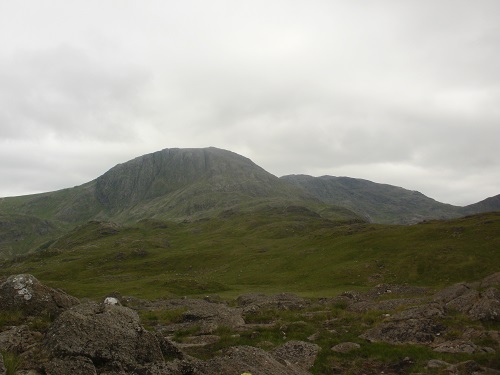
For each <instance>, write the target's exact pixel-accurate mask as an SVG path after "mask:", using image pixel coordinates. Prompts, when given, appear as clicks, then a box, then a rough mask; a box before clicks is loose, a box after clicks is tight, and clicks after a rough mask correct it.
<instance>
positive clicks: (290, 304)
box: [236, 293, 310, 313]
mask: <svg viewBox="0 0 500 375" xmlns="http://www.w3.org/2000/svg"><path fill="white" fill-rule="evenodd" d="M236 301H237V302H238V305H240V306H241V307H242V308H243V312H244V313H252V312H256V311H259V310H264V309H271V308H273V309H274V308H276V309H279V310H300V309H303V308H305V307H306V306H309V305H310V302H309V301H308V300H306V299H304V298H302V297H299V296H297V295H295V294H293V293H281V294H276V295H273V296H266V295H265V294H258V293H257V294H244V295H241V296H239V297H238V298H237V300H236Z"/></svg>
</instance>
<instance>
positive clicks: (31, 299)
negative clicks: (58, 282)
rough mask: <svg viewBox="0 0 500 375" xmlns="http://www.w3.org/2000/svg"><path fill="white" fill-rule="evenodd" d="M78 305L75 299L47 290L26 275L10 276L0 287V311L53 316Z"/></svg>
mask: <svg viewBox="0 0 500 375" xmlns="http://www.w3.org/2000/svg"><path fill="white" fill-rule="evenodd" d="M79 303H80V301H79V300H78V299H77V298H75V297H73V296H70V295H69V294H66V293H64V292H63V291H61V290H59V289H52V288H49V287H47V286H45V285H43V284H42V283H40V282H39V281H38V280H37V279H36V278H35V277H34V276H32V275H28V274H22V275H15V276H10V277H9V278H8V279H7V281H5V282H4V283H3V284H2V285H1V286H0V310H13V311H22V312H23V313H24V314H26V315H41V314H49V315H55V314H58V313H60V312H61V311H63V310H65V309H67V308H70V307H71V306H75V305H78V304H79Z"/></svg>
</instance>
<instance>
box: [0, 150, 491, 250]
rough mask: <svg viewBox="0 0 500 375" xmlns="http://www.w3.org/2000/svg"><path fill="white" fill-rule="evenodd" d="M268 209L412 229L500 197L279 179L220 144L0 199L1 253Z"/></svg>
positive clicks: (487, 207)
mask: <svg viewBox="0 0 500 375" xmlns="http://www.w3.org/2000/svg"><path fill="white" fill-rule="evenodd" d="M266 207H267V208H268V207H281V208H282V209H286V210H296V211H297V212H303V213H304V214H307V215H311V214H313V215H319V216H321V217H323V218H326V219H329V220H334V221H341V222H349V221H350V222H352V221H356V222H360V221H370V222H374V223H388V224H413V223H416V222H420V221H422V220H426V219H445V218H455V217H460V216H464V215H469V214H474V213H480V212H486V211H494V210H500V198H499V197H498V196H497V197H493V198H489V199H486V200H484V201H482V202H479V203H476V204H474V205H470V206H467V207H456V206H452V205H448V204H444V203H440V202H437V201H435V200H433V199H431V198H429V197H426V196H424V195H423V194H421V193H419V192H415V191H410V190H406V189H403V188H400V187H396V186H391V185H385V184H378V183H374V182H371V181H367V180H361V179H354V178H348V177H332V176H323V177H311V176H305V175H290V176H284V177H281V178H278V177H276V176H274V175H272V174H270V173H268V172H267V171H265V170H264V169H262V168H261V167H259V166H258V165H256V164H255V163H254V162H252V161H251V160H250V159H248V158H245V157H243V156H241V155H238V154H236V153H234V152H231V151H226V150H221V149H217V148H214V147H209V148H200V149H196V148H187V149H178V148H173V149H164V150H161V151H158V152H154V153H151V154H147V155H143V156H140V157H137V158H135V159H133V160H130V161H127V162H125V163H122V164H118V165H116V166H115V167H113V168H111V169H110V170H109V171H107V172H106V173H104V174H103V175H102V176H100V177H98V178H96V179H95V180H93V181H90V182H88V183H86V184H83V185H81V186H76V187H74V188H70V189H64V190H60V191H55V192H48V193H43V194H35V195H28V196H22V197H10V198H0V256H1V255H2V254H3V255H4V256H6V255H12V254H20V253H23V252H26V251H29V250H33V249H34V248H36V247H37V246H40V245H42V244H43V243H44V242H46V241H49V240H51V239H52V238H54V237H57V236H58V235H61V234H63V233H66V232H67V231H68V230H70V229H72V228H74V227H75V226H77V225H79V224H83V223H85V222H87V221H89V220H107V221H114V222H117V223H133V222H136V221H138V220H141V219H145V218H148V219H161V220H175V221H182V220H198V219H202V218H210V217H215V216H217V215H219V214H221V213H222V212H224V211H228V210H232V211H240V212H252V211H255V210H260V209H262V208H266ZM40 233H42V234H40Z"/></svg>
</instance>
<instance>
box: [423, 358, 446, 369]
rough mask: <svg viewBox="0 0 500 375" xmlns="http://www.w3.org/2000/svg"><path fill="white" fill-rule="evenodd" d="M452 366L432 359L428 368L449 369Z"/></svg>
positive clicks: (428, 363)
mask: <svg viewBox="0 0 500 375" xmlns="http://www.w3.org/2000/svg"><path fill="white" fill-rule="evenodd" d="M449 365H450V364H449V363H448V362H445V361H441V360H439V359H431V360H429V362H427V368H440V367H448V366H449Z"/></svg>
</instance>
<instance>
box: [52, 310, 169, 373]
mask: <svg viewBox="0 0 500 375" xmlns="http://www.w3.org/2000/svg"><path fill="white" fill-rule="evenodd" d="M46 345H47V347H48V348H49V350H50V351H51V352H52V354H53V355H54V356H55V357H59V358H64V357H86V358H89V359H90V360H91V361H92V362H93V363H94V364H99V365H108V364H113V363H120V365H121V366H124V367H125V368H130V367H132V368H133V367H134V366H137V365H141V364H147V363H153V362H157V361H158V362H160V361H163V356H162V352H161V347H160V344H159V342H158V340H157V338H156V337H155V336H154V335H153V334H152V333H150V332H148V331H146V330H145V329H144V328H143V327H142V326H141V324H140V320H139V316H138V315H137V313H136V312H135V311H133V310H131V309H129V308H126V307H122V306H114V305H105V304H97V303H88V304H82V305H79V306H75V307H73V308H71V309H69V310H67V311H65V312H63V313H62V314H61V315H60V316H59V317H58V318H57V319H56V320H55V321H54V323H53V324H52V326H51V327H50V329H49V330H48V332H47V334H46Z"/></svg>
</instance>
